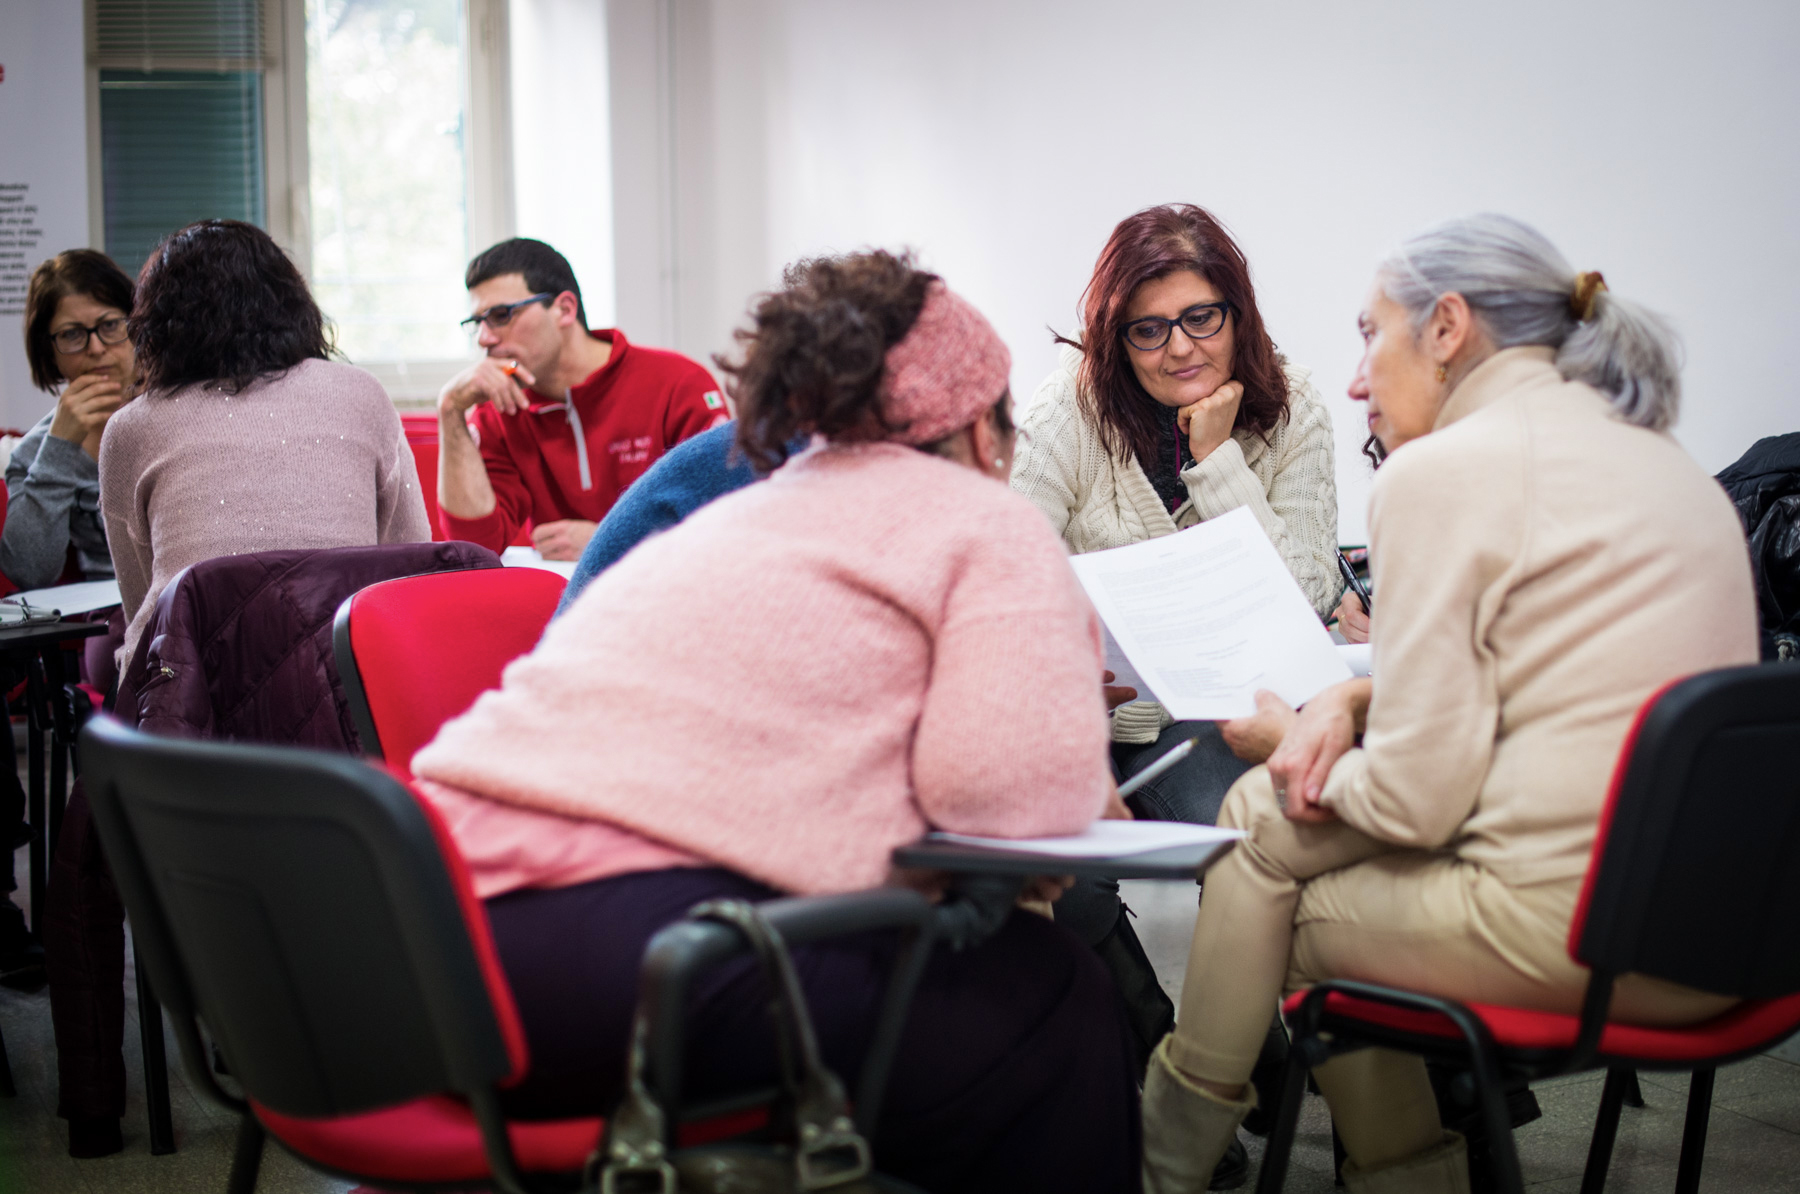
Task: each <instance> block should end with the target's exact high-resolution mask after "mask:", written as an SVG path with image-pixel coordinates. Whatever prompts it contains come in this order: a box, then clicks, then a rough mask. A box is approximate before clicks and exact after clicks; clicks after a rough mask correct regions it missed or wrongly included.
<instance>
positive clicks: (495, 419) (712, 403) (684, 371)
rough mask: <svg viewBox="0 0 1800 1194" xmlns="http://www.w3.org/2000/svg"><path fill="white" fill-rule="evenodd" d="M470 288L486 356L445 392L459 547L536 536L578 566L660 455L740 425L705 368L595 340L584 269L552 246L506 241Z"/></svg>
mask: <svg viewBox="0 0 1800 1194" xmlns="http://www.w3.org/2000/svg"><path fill="white" fill-rule="evenodd" d="M463 282H464V285H466V286H467V287H468V288H469V301H470V307H471V310H472V311H473V312H474V313H473V314H472V315H470V317H469V318H468V319H465V320H464V321H463V322H464V323H466V324H474V325H475V326H476V328H477V329H478V334H477V337H476V343H478V344H479V345H480V346H481V347H482V349H483V350H485V352H486V353H487V355H486V356H485V357H484V358H483V359H481V360H480V361H478V362H476V363H475V364H474V365H472V366H470V367H469V368H468V369H465V370H463V371H462V372H461V373H459V374H457V375H456V376H455V377H453V378H451V379H450V382H449V384H447V385H446V386H445V387H444V389H443V392H442V393H440V394H439V395H438V518H439V520H440V521H441V523H442V524H443V528H444V533H445V534H446V535H447V536H449V537H450V538H452V539H467V540H469V541H471V542H474V543H479V544H481V545H482V546H483V547H487V548H490V549H491V550H493V551H499V550H501V549H502V548H504V547H505V546H506V545H507V544H509V543H511V542H513V541H514V539H515V538H516V537H517V536H518V535H519V533H520V532H521V531H523V530H525V529H526V528H530V531H531V541H532V543H533V545H534V546H535V547H536V548H537V549H538V551H539V552H540V553H542V554H543V556H544V557H545V558H546V559H551V560H573V559H577V558H578V557H579V556H580V555H581V549H582V548H583V547H585V546H587V541H588V538H589V537H590V536H591V535H592V534H593V533H594V526H595V524H597V523H598V522H599V521H600V519H601V518H603V517H604V516H605V514H606V512H607V511H608V510H610V509H611V508H612V504H613V503H614V502H615V501H617V500H618V498H619V495H620V494H621V493H623V492H625V487H626V486H628V485H630V484H631V483H632V482H633V481H635V480H637V479H638V478H639V477H641V476H643V474H644V472H645V470H647V469H648V468H649V467H650V465H651V464H652V463H653V462H654V461H655V460H656V459H657V457H659V456H661V455H662V454H663V453H664V452H665V451H667V450H668V449H669V448H672V447H674V446H675V445H676V444H678V443H680V442H681V441H682V440H684V439H687V438H688V437H689V436H691V435H695V434H698V433H699V432H702V431H705V430H706V429H707V428H708V427H712V426H715V425H717V424H719V423H722V422H724V421H725V420H727V419H729V418H730V417H731V416H730V414H729V413H728V412H727V410H726V407H725V399H724V395H723V394H722V393H721V392H720V389H719V385H718V383H717V382H715V381H714V380H713V377H712V375H711V374H710V373H708V372H707V371H706V370H705V369H704V368H702V367H701V366H700V365H699V364H697V363H696V362H694V361H691V360H689V359H688V358H687V357H684V356H681V355H680V354H678V353H673V352H664V351H662V350H660V349H655V348H643V347H640V346H637V345H633V344H628V343H626V340H625V336H624V335H623V333H621V332H619V331H617V330H612V331H592V332H591V331H589V330H588V326H587V313H586V311H585V310H584V309H583V308H582V305H581V288H580V287H579V286H578V285H577V284H576V282H575V274H574V271H573V270H571V269H570V268H569V263H568V261H567V260H565V259H564V258H563V255H562V254H561V253H558V252H557V251H556V250H555V249H553V248H551V247H550V246H549V245H547V244H545V243H543V242H542V241H536V240H526V239H524V238H515V239H513V240H508V241H502V242H500V243H499V244H497V245H495V246H494V247H493V248H491V249H488V250H486V251H485V252H483V253H482V254H481V255H480V256H478V257H476V258H475V260H473V261H471V262H470V263H469V269H468V273H467V275H466V276H465V277H464V279H463ZM470 412H473V413H472V414H471V413H470Z"/></svg>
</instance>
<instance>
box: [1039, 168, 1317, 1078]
mask: <svg viewBox="0 0 1800 1194" xmlns="http://www.w3.org/2000/svg"><path fill="white" fill-rule="evenodd" d="M1084 303H1085V310H1084V320H1083V323H1084V328H1083V332H1082V342H1081V344H1079V345H1076V344H1073V343H1068V344H1067V345H1066V347H1065V348H1064V350H1063V359H1062V365H1061V367H1060V368H1058V369H1057V371H1056V372H1055V373H1052V374H1051V375H1050V376H1049V377H1048V378H1047V379H1045V381H1044V383H1043V384H1042V385H1040V386H1039V387H1038V390H1037V394H1036V395H1035V396H1034V397H1033V398H1032V401H1031V405H1030V406H1029V407H1028V408H1027V409H1026V410H1025V412H1024V413H1023V415H1022V417H1021V423H1020V435H1019V452H1018V456H1017V458H1016V460H1015V461H1014V464H1013V475H1012V484H1013V488H1014V489H1016V490H1018V491H1019V492H1020V493H1022V494H1024V495H1025V496H1026V497H1028V498H1030V499H1031V501H1032V503H1033V504H1034V505H1036V506H1037V507H1038V508H1039V509H1040V510H1042V511H1043V512H1044V513H1045V515H1047V516H1048V517H1049V519H1050V523H1051V525H1052V526H1053V527H1055V528H1056V531H1057V533H1059V534H1060V535H1061V536H1062V537H1063V542H1064V544H1065V545H1066V546H1067V547H1068V549H1069V550H1070V551H1071V552H1074V553H1077V554H1079V553H1082V552H1089V551H1099V550H1101V549H1102V548H1108V547H1122V546H1124V545H1126V544H1128V543H1136V542H1139V541H1140V540H1144V539H1150V538H1154V537H1156V536H1159V535H1172V534H1174V533H1175V532H1176V531H1177V530H1180V529H1182V528H1184V527H1190V526H1193V525H1195V524H1196V523H1199V522H1203V521H1205V520H1206V519H1209V518H1214V517H1217V516H1218V515H1221V514H1225V513H1227V512H1229V511H1231V510H1235V509H1237V508H1238V507H1240V506H1248V507H1249V508H1250V510H1251V511H1252V512H1253V513H1254V514H1255V515H1256V518H1257V521H1258V522H1260V523H1261V524H1262V528H1263V530H1265V531H1267V532H1268V535H1269V538H1270V539H1271V540H1272V541H1273V542H1274V544H1275V549H1276V550H1277V551H1278V552H1279V553H1280V554H1281V557H1282V559H1283V560H1285V561H1286V563H1287V566H1288V569H1289V571H1291V572H1292V573H1293V575H1294V579H1295V580H1296V581H1298V582H1299V584H1300V588H1301V590H1302V591H1303V592H1305V594H1306V597H1307V600H1308V601H1310V602H1311V603H1312V606H1313V608H1314V609H1315V610H1317V611H1318V612H1319V613H1320V614H1321V615H1323V614H1325V613H1327V612H1328V611H1329V610H1331V609H1332V607H1333V605H1334V604H1335V603H1336V602H1337V599H1338V593H1339V592H1340V590H1341V589H1342V584H1341V582H1340V581H1339V580H1338V571H1337V561H1336V557H1335V553H1336V551H1337V484H1336V474H1335V471H1334V463H1333V461H1334V457H1333V447H1332V435H1331V417H1330V415H1328V414H1327V413H1326V411H1325V406H1324V404H1323V403H1322V402H1320V401H1319V396H1318V394H1317V393H1316V392H1315V391H1314V390H1313V388H1312V386H1311V384H1309V383H1308V381H1307V372H1306V370H1304V369H1300V368H1297V367H1295V366H1292V365H1289V364H1287V363H1286V362H1284V361H1283V360H1282V358H1281V357H1280V355H1279V354H1277V352H1276V351H1275V345H1274V342H1273V341H1272V340H1271V339H1270V338H1269V334H1268V331H1267V330H1266V329H1265V327H1264V326H1263V322H1262V315H1261V313H1260V312H1259V311H1258V309H1257V306H1256V292H1255V290H1254V289H1253V288H1252V286H1251V283H1250V269H1249V266H1248V265H1247V264H1246V262H1245V261H1244V256H1243V253H1242V252H1241V251H1240V250H1239V249H1238V247H1237V245H1236V244H1235V243H1234V242H1233V241H1232V239H1231V237H1230V234H1228V233H1227V232H1226V231H1225V229H1224V228H1223V227H1221V226H1220V225H1219V223H1218V221H1217V220H1215V219H1214V218H1213V217H1212V216H1211V215H1210V214H1208V213H1207V212H1206V211H1204V210H1203V209H1201V208H1198V207H1194V206H1191V205H1186V204H1181V205H1169V206H1164V207H1152V208H1148V209H1146V210H1144V211H1140V212H1138V213H1136V214H1135V215H1132V216H1129V217H1127V218H1126V219H1124V220H1122V221H1120V223H1119V225H1118V227H1117V228H1115V229H1113V233H1112V236H1111V237H1110V238H1109V239H1108V240H1107V242H1106V247H1105V248H1104V249H1102V250H1101V253H1100V259H1099V261H1098V262H1096V264H1095V266H1094V276H1093V280H1092V281H1091V282H1090V283H1089V284H1088V288H1087V292H1086V295H1085V297H1084ZM1146 695H1147V694H1146ZM1196 735H1197V736H1198V737H1199V739H1200V742H1199V744H1198V747H1197V749H1196V750H1195V751H1194V752H1193V754H1191V755H1190V756H1189V757H1188V759H1187V760H1186V761H1185V762H1184V763H1182V764H1181V765H1179V766H1178V767H1176V768H1175V769H1174V770H1173V771H1171V772H1169V773H1168V774H1166V775H1164V776H1162V777H1161V778H1159V779H1157V780H1153V781H1152V782H1151V783H1150V784H1149V785H1147V786H1146V787H1144V788H1142V789H1140V790H1139V792H1138V793H1137V795H1136V796H1134V797H1133V798H1132V799H1133V808H1134V810H1135V811H1136V812H1137V814H1138V815H1139V816H1142V817H1148V818H1151V819H1155V820H1165V821H1190V822H1205V823H1210V822H1211V821H1213V820H1214V819H1215V818H1216V817H1217V815H1218V811H1219V803H1220V802H1221V801H1222V800H1224V798H1225V792H1226V790H1227V789H1229V788H1230V787H1231V784H1232V782H1233V781H1234V780H1236V779H1237V777H1238V776H1240V775H1242V774H1243V773H1244V771H1245V770H1246V769H1247V768H1248V767H1249V764H1248V763H1245V762H1242V761H1240V760H1239V759H1237V758H1236V757H1235V756H1233V754H1232V753H1231V750H1230V749H1229V748H1228V747H1227V746H1226V744H1225V741H1224V739H1223V738H1222V737H1221V736H1220V733H1219V729H1218V727H1217V725H1216V724H1215V723H1212V722H1171V719H1170V718H1169V715H1168V713H1167V712H1165V711H1164V709H1163V707H1162V706H1161V705H1158V704H1156V703H1154V702H1151V701H1141V702H1136V703H1133V704H1128V705H1124V706H1122V707H1121V708H1119V709H1118V710H1117V711H1116V712H1115V713H1114V715H1113V744H1114V745H1113V758H1114V761H1115V763H1116V764H1117V766H1118V768H1119V770H1120V772H1121V774H1122V775H1131V774H1133V773H1134V772H1136V771H1139V770H1141V769H1142V768H1144V767H1145V766H1148V765H1149V764H1150V763H1151V762H1153V761H1154V760H1155V759H1156V758H1157V757H1158V756H1160V755H1162V754H1163V753H1164V752H1165V751H1167V750H1168V749H1170V748H1171V747H1173V746H1174V745H1176V744H1177V743H1178V742H1180V741H1182V740H1183V739H1185V738H1188V737H1192V736H1196ZM1056 912H1057V919H1058V921H1059V922H1060V923H1062V924H1064V925H1065V926H1066V927H1067V928H1069V929H1070V930H1071V931H1072V932H1074V933H1075V934H1076V936H1078V937H1080V938H1082V939H1083V940H1084V941H1086V942H1088V943H1089V944H1090V945H1093V946H1095V948H1097V949H1098V950H1099V951H1100V953H1101V956H1102V957H1103V958H1105V959H1106V961H1107V964H1108V966H1109V967H1110V968H1111V969H1112V971H1113V973H1114V975H1115V976H1116V977H1117V979H1118V981H1119V984H1120V988H1121V990H1122V992H1123V993H1124V994H1125V996H1126V1000H1127V1004H1128V1005H1129V1006H1130V1008H1131V1010H1132V1020H1133V1023H1134V1025H1135V1026H1136V1029H1137V1032H1138V1035H1139V1037H1140V1038H1141V1044H1142V1047H1143V1050H1144V1056H1146V1057H1147V1056H1148V1053H1149V1049H1150V1048H1151V1047H1152V1046H1154V1045H1155V1044H1156V1042H1157V1040H1158V1039H1159V1038H1160V1037H1161V1036H1162V1034H1163V1033H1164V1032H1166V1031H1168V1028H1169V1025H1170V1023H1171V1022H1172V1021H1173V1017H1174V1007H1173V1005H1172V1004H1171V1003H1170V1002H1169V999H1168V996H1166V995H1165V994H1163V991H1162V988H1161V986H1160V985H1159V984H1158V983H1157V981H1156V978H1155V975H1154V973H1153V972H1152V971H1151V970H1150V964H1149V961H1148V960H1147V959H1146V958H1145V957H1144V955H1143V952H1142V950H1141V949H1139V948H1138V946H1137V942H1136V938H1135V935H1134V934H1133V933H1132V931H1131V925H1130V921H1129V920H1128V919H1127V917H1126V915H1125V912H1124V909H1123V907H1122V905H1121V904H1120V903H1119V897H1118V884H1116V883H1109V882H1104V881H1098V880H1095V881H1087V882H1083V883H1079V884H1077V885H1076V886H1075V888H1073V889H1072V890H1071V891H1070V892H1069V893H1068V894H1067V895H1065V896H1064V897H1063V899H1062V900H1060V901H1059V902H1058V904H1057V908H1056ZM1272 1072H1273V1071H1272Z"/></svg>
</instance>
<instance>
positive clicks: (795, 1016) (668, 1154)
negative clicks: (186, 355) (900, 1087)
mask: <svg viewBox="0 0 1800 1194" xmlns="http://www.w3.org/2000/svg"><path fill="white" fill-rule="evenodd" d="M689 916H690V917H691V918H692V919H696V920H712V921H717V922H719V923H721V924H727V925H730V926H731V927H733V928H735V929H737V930H738V931H739V932H740V933H742V934H743V935H744V936H745V938H747V939H748V940H749V942H750V945H751V948H752V949H753V951H754V952H755V955H756V958H757V961H758V962H759V963H760V964H761V966H762V971H763V974H764V976H765V977H766V978H767V979H768V982H769V987H770V990H771V992H772V994H771V997H770V1002H769V1011H770V1014H771V1016H772V1017H773V1019H774V1021H775V1045H776V1055H777V1057H778V1058H779V1059H780V1063H781V1088H782V1090H783V1092H784V1094H785V1095H786V1100H785V1104H786V1106H787V1107H788V1108H790V1110H791V1117H792V1121H793V1122H792V1131H791V1133H789V1134H790V1135H791V1137H792V1139H791V1142H789V1143H775V1144H763V1143H720V1144H709V1145H702V1146H699V1147H695V1148H687V1149H677V1150H674V1151H670V1150H669V1149H668V1147H667V1145H666V1144H665V1141H666V1140H667V1139H668V1138H669V1133H668V1129H667V1124H668V1120H667V1116H666V1114H665V1112H664V1109H663V1108H662V1107H661V1106H660V1105H659V1104H658V1103H657V1101H656V1099H655V1098H654V1097H653V1096H652V1095H651V1094H650V1088H649V1084H648V1083H647V1082H646V1080H645V1074H646V1070H647V1068H648V1060H647V1058H648V1055H649V1049H648V1047H647V1045H648V1040H649V1023H650V1010H651V1009H650V1008H649V1007H647V1006H646V999H647V998H648V997H647V996H645V997H640V1000H639V1003H638V1009H637V1015H636V1018H635V1020H634V1023H633V1027H632V1040H631V1059H630V1071H629V1073H628V1075H627V1082H626V1090H625V1098H624V1100H623V1101H622V1102H621V1103H620V1104H619V1108H618V1110H617V1111H615V1112H614V1113H613V1115H612V1117H611V1118H610V1119H609V1120H608V1121H607V1129H606V1138H605V1139H604V1140H603V1141H602V1143H601V1147H600V1148H599V1150H597V1151H596V1152H595V1153H594V1155H593V1157H592V1158H590V1160H589V1162H588V1174H587V1181H586V1182H585V1183H584V1185H583V1188H584V1189H588V1190H592V1189H594V1188H595V1182H596V1180H597V1182H598V1189H599V1191H600V1194H798V1192H800V1191H810V1190H828V1191H832V1192H834V1194H922V1192H921V1191H919V1190H918V1189H917V1188H916V1187H913V1186H910V1185H907V1184H906V1183H904V1182H900V1181H897V1180H895V1179H893V1178H888V1177H883V1176H881V1175H879V1174H877V1173H875V1172H874V1168H873V1162H872V1159H871V1156H870V1153H869V1144H868V1141H867V1140H865V1139H864V1138H863V1137H862V1135H861V1133H859V1132H858V1131H857V1130H856V1125H855V1124H854V1122H853V1121H852V1120H851V1118H850V1101H849V1099H848V1098H847V1097H846V1096H845V1093H844V1084H843V1083H842V1082H841V1081H839V1080H838V1077H837V1075H836V1074H833V1073H832V1072H831V1071H830V1070H828V1069H826V1068H825V1065H824V1063H823V1062H822V1061H821V1060H820V1058H819V1044H818V1038H817V1036H816V1035H815V1034H814V1032H813V1026H812V1017H811V1015H810V1014H809V1013H808V1011H807V1007H806V995H805V993H804V992H803V991H801V989H800V981H799V978H798V976H797V975H796V974H795V972H794V962H793V959H792V958H791V957H790V956H789V955H788V951H787V945H786V943H785V942H783V941H782V939H781V934H780V932H779V931H778V930H777V929H776V928H775V927H774V926H773V925H771V924H770V923H769V922H768V920H767V919H766V918H765V917H764V916H763V914H762V913H761V912H759V911H758V910H757V908H756V906H755V905H754V904H751V903H748V902H747V901H744V900H709V901H707V902H706V903H703V904H700V905H698V906H696V907H695V908H694V909H693V911H692V912H690V913H689Z"/></svg>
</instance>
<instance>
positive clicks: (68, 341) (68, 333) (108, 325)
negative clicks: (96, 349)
mask: <svg viewBox="0 0 1800 1194" xmlns="http://www.w3.org/2000/svg"><path fill="white" fill-rule="evenodd" d="M125 332H126V325H125V321H124V320H123V319H119V318H117V317H115V318H112V319H102V320H101V321H100V322H99V323H97V324H95V325H94V326H93V327H91V328H84V327H72V328H63V329H62V330H60V331H58V332H56V333H54V334H53V335H52V336H51V337H50V342H51V343H52V344H54V345H56V347H57V350H58V351H60V352H65V353H71V354H72V353H77V352H80V351H81V350H82V349H84V348H86V347H87V342H88V337H89V336H99V337H100V343H102V344H119V343H122V342H123V341H124V339H125Z"/></svg>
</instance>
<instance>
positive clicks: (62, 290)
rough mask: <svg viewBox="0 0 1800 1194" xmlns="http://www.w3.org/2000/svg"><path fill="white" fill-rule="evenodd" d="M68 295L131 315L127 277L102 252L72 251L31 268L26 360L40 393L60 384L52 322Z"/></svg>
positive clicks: (61, 375) (27, 299)
mask: <svg viewBox="0 0 1800 1194" xmlns="http://www.w3.org/2000/svg"><path fill="white" fill-rule="evenodd" d="M71 294H85V295H86V296H87V297H89V298H91V299H93V300H94V301H95V302H97V303H102V304H104V305H106V306H108V307H111V308H113V309H114V310H116V311H123V312H124V313H125V314H126V315H127V316H129V315H130V314H131V278H130V276H129V275H127V274H126V273H125V271H124V270H122V269H120V268H119V267H118V266H117V265H116V264H114V263H113V259H112V258H111V257H108V256H107V255H106V254H105V253H102V252H99V251H98V250H95V249H70V250H68V251H67V252H64V253H58V254H57V255H56V256H54V257H52V258H50V259H49V260H48V261H45V262H43V263H42V264H40V265H39V266H38V267H37V268H36V269H34V270H32V271H31V285H30V286H29V287H28V288H27V289H26V291H25V359H26V361H28V362H30V364H31V384H32V385H34V386H36V387H37V388H38V389H40V390H53V389H55V388H56V383H57V382H59V381H62V380H63V372H62V366H61V365H58V364H57V363H56V346H55V345H54V344H52V343H50V321H51V320H53V319H55V318H56V306H57V304H58V303H60V302H62V301H63V300H64V299H65V298H68V297H69V296H70V295H71Z"/></svg>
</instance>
